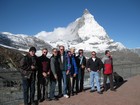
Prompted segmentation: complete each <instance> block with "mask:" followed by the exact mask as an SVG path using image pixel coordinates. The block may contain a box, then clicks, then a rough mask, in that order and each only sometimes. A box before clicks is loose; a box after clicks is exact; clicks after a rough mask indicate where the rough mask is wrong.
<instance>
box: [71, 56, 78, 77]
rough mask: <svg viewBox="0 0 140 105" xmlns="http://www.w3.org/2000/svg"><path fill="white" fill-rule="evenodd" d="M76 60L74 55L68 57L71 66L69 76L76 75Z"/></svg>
mask: <svg viewBox="0 0 140 105" xmlns="http://www.w3.org/2000/svg"><path fill="white" fill-rule="evenodd" d="M77 60H78V59H77V58H76V57H75V55H71V57H70V64H71V68H70V74H71V75H73V74H78V66H77Z"/></svg>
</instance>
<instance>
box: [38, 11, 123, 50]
mask: <svg viewBox="0 0 140 105" xmlns="http://www.w3.org/2000/svg"><path fill="white" fill-rule="evenodd" d="M36 37H37V38H39V39H42V40H44V41H46V42H48V43H49V44H50V45H52V46H53V47H57V46H58V45H64V46H65V47H66V48H67V49H68V48H70V47H75V48H76V49H77V50H78V49H80V48H82V49H84V50H86V51H93V50H94V51H97V52H99V51H101V52H102V51H104V50H106V49H110V50H113V51H115V50H122V49H125V47H124V45H123V44H121V43H120V42H114V41H113V40H112V39H110V38H109V36H108V34H107V33H106V31H105V29H104V28H103V27H102V26H100V25H99V24H98V23H97V21H96V20H95V19H94V16H93V15H92V14H90V13H89V11H88V10H87V9H85V11H84V13H83V16H82V17H80V18H78V19H76V20H75V21H74V22H72V23H70V24H69V25H68V26H67V27H66V28H65V27H59V28H56V29H54V31H53V32H45V31H42V32H40V33H38V34H37V35H36Z"/></svg>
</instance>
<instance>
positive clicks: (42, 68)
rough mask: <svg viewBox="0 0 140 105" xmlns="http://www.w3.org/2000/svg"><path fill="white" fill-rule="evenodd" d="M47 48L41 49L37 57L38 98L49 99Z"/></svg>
mask: <svg viewBox="0 0 140 105" xmlns="http://www.w3.org/2000/svg"><path fill="white" fill-rule="evenodd" d="M47 53H48V50H47V48H44V49H42V55H41V56H40V57H39V58H38V60H39V68H38V83H37V84H38V100H39V101H40V102H42V101H43V100H45V99H46V100H48V101H49V100H50V99H49V98H48V94H49V81H50V59H49V58H48V57H46V56H47Z"/></svg>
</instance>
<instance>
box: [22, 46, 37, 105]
mask: <svg viewBox="0 0 140 105" xmlns="http://www.w3.org/2000/svg"><path fill="white" fill-rule="evenodd" d="M35 53H36V48H35V47H30V49H29V53H28V54H27V55H25V56H24V57H23V58H22V59H21V61H20V67H21V70H20V71H21V76H22V85H23V96H24V105H28V104H31V105H34V104H35V103H34V95H35V78H36V71H37V56H36V55H35ZM29 96H30V97H29Z"/></svg>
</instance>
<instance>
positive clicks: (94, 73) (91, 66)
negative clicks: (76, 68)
mask: <svg viewBox="0 0 140 105" xmlns="http://www.w3.org/2000/svg"><path fill="white" fill-rule="evenodd" d="M91 54H92V57H91V58H90V59H89V60H88V62H87V69H88V71H89V72H90V84H91V90H90V92H94V91H95V86H94V78H95V80H96V86H97V92H98V93H99V94H102V92H101V89H100V82H99V72H100V70H101V68H102V66H103V64H102V61H101V60H100V59H99V58H98V57H96V52H95V51H92V53H91Z"/></svg>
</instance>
